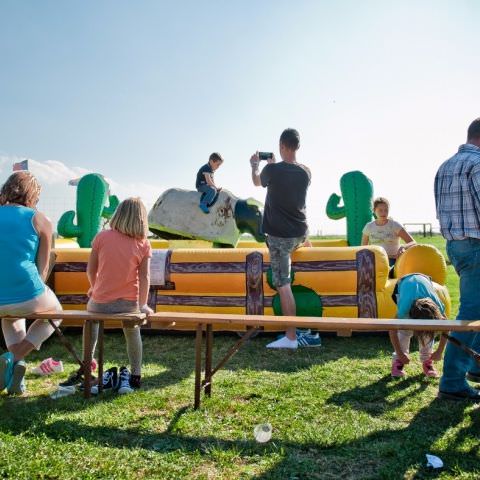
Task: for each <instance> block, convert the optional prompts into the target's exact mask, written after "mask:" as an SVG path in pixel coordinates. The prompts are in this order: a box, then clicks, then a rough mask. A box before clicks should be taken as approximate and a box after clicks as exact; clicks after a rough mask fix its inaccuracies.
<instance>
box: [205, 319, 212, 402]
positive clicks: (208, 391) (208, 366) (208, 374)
mask: <svg viewBox="0 0 480 480" xmlns="http://www.w3.org/2000/svg"><path fill="white" fill-rule="evenodd" d="M212 350H213V327H212V325H207V332H206V348H205V383H204V386H205V395H207V396H209V397H210V396H211V395H212V380H213V376H212Z"/></svg>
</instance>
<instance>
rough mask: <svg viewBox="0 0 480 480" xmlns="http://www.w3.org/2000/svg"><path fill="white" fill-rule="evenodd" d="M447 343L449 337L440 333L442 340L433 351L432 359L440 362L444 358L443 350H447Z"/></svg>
mask: <svg viewBox="0 0 480 480" xmlns="http://www.w3.org/2000/svg"><path fill="white" fill-rule="evenodd" d="M446 345H447V338H446V337H444V336H443V335H440V340H439V342H438V347H437V349H436V350H435V351H434V352H433V353H432V355H431V357H430V358H431V360H433V361H434V362H439V361H440V360H441V359H442V355H443V352H444V350H445V346H446Z"/></svg>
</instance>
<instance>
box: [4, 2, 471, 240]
mask: <svg viewBox="0 0 480 480" xmlns="http://www.w3.org/2000/svg"><path fill="white" fill-rule="evenodd" d="M479 14H480V3H478V2H476V1H475V0H472V1H450V2H442V1H368V0H367V1H363V2H358V1H337V2H322V1H298V2H287V1H273V0H272V1H267V0H265V1H253V0H249V1H248V0H247V1H242V2H221V1H205V2H193V1H192V2H161V1H142V0H139V1H136V2H133V1H131V2H125V1H95V2H93V1H84V2H62V1H42V2H38V1H22V2H18V1H7V0H2V2H1V3H0V68H1V72H2V73H1V74H0V111H1V112H2V114H1V115H0V156H1V159H3V161H0V180H1V179H4V178H5V176H6V175H7V174H8V173H9V169H10V163H11V161H13V160H14V159H17V158H24V157H28V158H32V159H34V160H36V162H37V163H36V164H35V165H37V167H38V168H41V166H42V164H43V163H44V162H48V161H52V160H54V161H57V162H59V163H61V164H63V165H64V166H65V168H66V169H67V170H68V169H72V173H74V172H77V171H79V170H78V169H85V170H89V171H98V172H100V173H103V174H105V175H106V176H107V177H109V178H111V179H113V180H114V181H115V184H117V185H118V186H119V190H120V193H126V192H128V194H135V193H136V194H138V195H143V196H144V197H145V199H146V201H147V203H150V202H151V201H153V200H155V198H154V197H155V196H158V195H160V193H161V192H162V191H163V190H164V189H165V188H169V187H175V186H176V187H182V188H191V187H192V186H193V182H194V179H195V173H196V170H197V169H198V168H199V167H200V166H201V165H202V164H203V163H205V161H206V160H207V158H208V155H209V154H210V153H211V152H212V151H219V152H221V153H222V155H223V156H224V157H225V159H226V162H225V164H224V165H223V166H222V167H221V169H220V170H219V171H218V174H217V183H218V184H220V185H222V186H223V187H225V188H227V189H229V190H231V191H232V192H233V193H235V194H236V195H238V196H240V197H247V196H255V197H256V198H258V199H260V200H263V199H264V191H262V190H261V189H256V188H254V187H253V186H251V184H250V173H249V168H248V159H249V157H250V155H251V153H253V152H254V151H255V150H256V149H260V150H267V151H268V150H273V151H275V152H278V148H277V147H278V146H277V143H278V137H279V135H280V133H281V131H282V130H283V129H284V128H286V127H295V128H297V129H298V130H299V131H300V134H301V140H302V146H301V149H300V151H299V160H300V161H303V162H305V163H306V164H307V165H309V166H310V167H311V169H312V174H313V177H312V185H311V188H310V192H309V199H308V215H309V218H310V223H311V226H312V231H313V232H316V231H317V230H322V231H323V232H324V233H328V232H341V231H343V230H344V222H333V221H329V220H328V219H327V218H326V215H325V213H324V211H325V204H326V201H327V199H328V196H329V194H330V193H333V192H337V193H339V179H340V177H341V175H342V174H343V173H345V172H347V171H349V170H357V169H359V170H362V171H363V172H364V173H366V174H367V175H368V176H369V177H370V178H371V179H372V180H373V182H374V186H375V194H378V195H383V196H386V197H388V198H389V199H390V200H391V204H392V212H391V213H392V216H393V217H394V218H396V219H398V220H399V221H401V222H408V221H410V222H411V221H435V213H434V205H433V193H432V184H433V177H434V174H435V171H436V169H437V168H438V166H439V164H440V163H441V162H442V161H443V160H445V159H446V158H448V157H449V156H451V155H452V154H453V153H454V152H455V151H456V149H457V147H458V145H459V144H461V143H463V142H464V140H465V134H466V128H467V126H468V124H469V122H470V121H471V120H473V119H474V118H476V117H478V116H480V109H479V101H478V98H477V97H478V95H477V92H478V82H479V80H480V64H479V62H478V55H477V46H478V43H479V34H478V20H479V18H480V15H479ZM9 162H10V163H9ZM2 165H3V166H2ZM65 175H67V176H68V173H66V174H65ZM62 178H63V177H62ZM62 181H63V180H62ZM45 183H46V184H47V185H48V178H46V179H45ZM135 188H138V191H135ZM54 192H56V194H57V195H58V194H59V193H61V192H64V185H63V184H62V187H61V188H60V186H59V187H58V188H56V184H55V183H54V182H52V184H51V185H50V188H44V195H45V196H48V195H50V196H52V195H54ZM69 192H71V190H70V191H69ZM68 195H71V193H69V194H68Z"/></svg>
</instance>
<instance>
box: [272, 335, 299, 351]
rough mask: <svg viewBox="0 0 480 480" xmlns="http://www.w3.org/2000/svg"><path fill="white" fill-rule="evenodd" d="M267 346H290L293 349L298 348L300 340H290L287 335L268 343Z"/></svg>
mask: <svg viewBox="0 0 480 480" xmlns="http://www.w3.org/2000/svg"><path fill="white" fill-rule="evenodd" d="M267 348H289V349H291V350H296V349H297V348H298V341H297V339H295V340H290V339H289V338H288V337H287V336H286V335H284V336H283V337H281V338H279V339H278V340H275V341H274V342H271V343H269V344H268V345H267Z"/></svg>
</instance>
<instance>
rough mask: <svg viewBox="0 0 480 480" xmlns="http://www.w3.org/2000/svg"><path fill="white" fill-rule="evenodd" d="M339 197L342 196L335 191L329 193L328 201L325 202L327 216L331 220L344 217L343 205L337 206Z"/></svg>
mask: <svg viewBox="0 0 480 480" xmlns="http://www.w3.org/2000/svg"><path fill="white" fill-rule="evenodd" d="M341 199H342V197H340V196H339V195H337V194H336V193H332V194H331V195H330V198H329V199H328V202H327V209H326V213H327V216H328V218H331V219H332V220H340V219H341V218H343V217H345V215H346V212H345V206H342V207H339V206H338V204H339V203H340V200H341Z"/></svg>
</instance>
